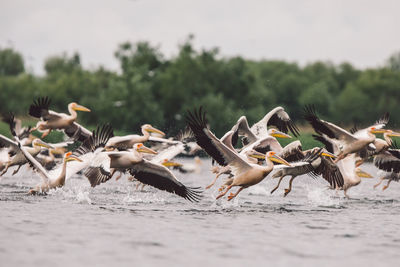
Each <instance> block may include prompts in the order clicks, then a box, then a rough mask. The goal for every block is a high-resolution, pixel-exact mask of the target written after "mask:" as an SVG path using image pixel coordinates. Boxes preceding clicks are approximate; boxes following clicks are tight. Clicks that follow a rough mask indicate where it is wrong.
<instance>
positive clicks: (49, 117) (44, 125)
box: [29, 97, 90, 141]
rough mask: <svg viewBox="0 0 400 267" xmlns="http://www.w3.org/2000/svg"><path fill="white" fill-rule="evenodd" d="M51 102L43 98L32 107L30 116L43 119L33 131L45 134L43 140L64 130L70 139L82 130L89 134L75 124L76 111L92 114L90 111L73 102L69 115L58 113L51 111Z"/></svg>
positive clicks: (69, 108) (69, 106) (69, 107)
mask: <svg viewBox="0 0 400 267" xmlns="http://www.w3.org/2000/svg"><path fill="white" fill-rule="evenodd" d="M50 102H51V101H50V99H49V98H48V97H41V98H39V99H37V100H36V101H34V102H33V104H32V105H31V106H30V108H29V115H31V116H33V117H35V118H40V119H41V120H40V121H39V122H38V123H37V124H36V127H34V128H32V129H31V131H34V130H38V131H40V132H44V133H43V135H42V138H44V137H45V136H47V135H48V134H49V133H50V132H51V131H52V130H56V129H58V130H64V132H65V133H66V134H67V135H68V136H70V137H71V136H73V135H74V134H75V133H76V131H77V130H81V131H82V132H84V133H85V134H87V132H88V131H87V130H86V129H84V128H83V127H82V126H80V125H79V124H76V123H75V121H76V118H77V116H78V114H77V112H76V111H85V112H90V109H88V108H86V107H84V106H81V105H78V104H77V103H75V102H72V103H70V104H69V105H68V111H69V114H65V113H57V112H55V111H52V110H49V106H50ZM89 133H90V132H89ZM82 141H83V140H82Z"/></svg>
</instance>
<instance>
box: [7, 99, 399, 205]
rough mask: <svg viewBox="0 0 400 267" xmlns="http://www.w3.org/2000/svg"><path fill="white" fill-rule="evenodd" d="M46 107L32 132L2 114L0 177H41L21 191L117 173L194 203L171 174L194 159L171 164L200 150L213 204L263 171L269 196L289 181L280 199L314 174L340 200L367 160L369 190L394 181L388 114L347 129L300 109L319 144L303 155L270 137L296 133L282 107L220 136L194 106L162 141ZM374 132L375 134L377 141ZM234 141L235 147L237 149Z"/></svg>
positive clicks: (36, 113) (41, 104)
mask: <svg viewBox="0 0 400 267" xmlns="http://www.w3.org/2000/svg"><path fill="white" fill-rule="evenodd" d="M50 104H51V101H50V99H49V98H48V97H41V98H38V99H36V100H35V101H34V102H33V104H32V105H31V106H30V107H29V115H30V116H33V117H35V118H37V119H39V121H38V122H37V124H36V126H35V127H33V128H30V127H29V128H23V127H22V125H21V121H20V120H18V119H16V118H15V117H14V115H13V114H12V113H10V114H9V115H6V116H3V120H4V121H5V122H7V123H8V124H9V125H10V131H11V134H12V136H13V139H10V138H7V137H6V136H3V135H0V172H1V173H0V176H3V175H5V174H6V173H7V172H8V170H9V168H10V167H15V166H16V167H17V168H16V169H15V170H14V171H13V173H12V175H14V174H16V173H17V172H18V171H19V169H20V168H21V166H23V165H25V164H29V166H30V167H31V168H32V169H33V170H34V171H35V172H36V173H38V174H39V175H40V176H41V178H42V179H41V182H40V183H39V184H38V185H36V186H34V187H33V188H31V189H30V190H29V192H28V193H29V194H45V193H46V192H48V191H49V190H51V189H54V188H58V187H62V186H64V185H65V183H66V181H68V179H69V178H70V177H72V176H74V175H83V176H85V177H87V179H88V181H89V182H90V184H91V186H92V187H95V186H97V185H99V184H101V183H105V182H107V181H109V180H110V179H111V178H112V177H114V176H115V177H116V178H115V179H116V180H118V179H119V178H120V177H121V176H122V174H123V173H129V174H130V177H129V178H128V179H129V180H134V181H137V182H138V185H140V184H142V185H143V186H145V185H149V186H152V187H155V188H157V189H159V190H165V191H168V192H170V193H173V194H176V195H178V196H180V197H183V198H185V199H187V200H189V201H193V202H197V201H200V199H201V197H202V194H203V192H202V190H201V189H200V187H189V186H186V185H184V184H183V183H182V182H180V181H179V180H178V179H177V178H176V176H175V174H174V173H173V172H172V171H171V169H176V170H179V171H180V172H182V173H187V172H193V171H196V170H198V168H199V164H201V160H200V159H199V158H196V160H195V161H196V164H195V165H192V166H190V165H182V164H180V163H178V162H174V161H172V160H173V158H174V157H176V156H178V155H181V154H186V155H194V154H195V153H197V152H198V151H200V150H204V152H205V153H207V154H208V155H209V156H210V157H211V158H212V160H213V165H214V166H213V167H212V172H213V173H215V174H216V176H215V179H213V181H212V182H211V183H210V184H209V185H208V186H207V187H206V189H209V188H211V187H212V186H213V185H214V184H215V183H216V181H217V179H218V178H219V177H220V176H221V175H227V176H228V178H227V179H226V181H225V182H224V183H223V184H222V185H221V187H220V188H219V195H218V196H217V197H216V198H217V199H219V198H222V197H224V196H225V195H226V194H227V193H228V192H229V190H231V188H232V187H238V190H237V191H236V192H235V193H230V194H229V195H228V197H227V199H228V200H231V199H233V198H235V197H236V196H237V195H238V194H239V193H240V192H241V191H242V190H243V189H245V188H248V187H250V186H253V185H256V184H258V183H260V182H261V181H263V180H264V179H265V178H266V177H267V176H268V175H269V174H271V175H270V176H271V178H273V179H275V178H278V182H277V185H276V187H275V188H274V189H273V190H272V191H271V194H272V193H274V192H275V191H276V190H277V189H278V188H279V186H280V184H281V181H282V179H283V178H284V177H286V176H290V181H289V188H287V189H285V190H284V196H287V195H288V194H289V193H290V192H291V190H292V186H293V180H294V179H295V178H296V177H297V176H300V175H304V174H308V175H310V176H311V177H314V178H318V177H322V178H323V179H324V180H326V181H327V182H328V183H329V187H330V188H331V189H333V190H343V191H344V195H345V196H346V197H348V194H347V190H348V189H349V188H351V187H353V186H356V185H358V184H359V183H360V181H361V178H363V177H371V176H370V175H369V174H368V173H366V172H365V171H362V170H361V169H360V165H361V164H363V162H365V161H366V160H369V159H372V158H373V162H374V165H375V166H376V167H377V168H379V169H380V170H381V171H382V172H384V173H382V175H381V178H380V181H379V183H378V184H376V185H375V186H374V187H377V186H379V185H380V184H381V183H382V181H383V180H388V182H387V184H386V185H385V186H384V187H383V190H385V189H386V188H388V186H389V184H390V183H391V182H392V181H399V180H400V149H399V148H397V147H396V143H395V142H393V141H392V139H391V138H392V137H399V136H400V133H397V132H394V131H392V130H388V129H384V128H385V126H386V124H387V123H388V121H389V114H388V113H385V114H384V115H383V116H382V117H381V118H380V119H378V120H377V121H376V122H375V123H374V124H373V125H371V126H369V127H367V128H365V129H360V130H358V129H356V128H355V127H354V128H353V129H351V130H349V131H347V130H345V129H343V128H341V127H339V126H337V125H335V124H333V123H331V122H327V121H324V120H321V119H320V118H319V117H318V116H317V114H316V111H315V108H314V107H313V106H307V107H305V109H304V114H303V116H304V119H305V120H306V121H307V122H309V123H310V125H311V126H312V128H313V129H314V131H315V134H313V137H314V139H315V140H318V141H320V142H321V143H322V144H324V147H314V148H312V149H308V150H303V149H302V145H301V142H300V141H299V140H296V141H293V142H291V143H290V144H288V145H287V146H285V147H282V146H281V145H280V143H279V142H278V140H277V138H291V136H290V135H289V132H290V133H291V134H292V135H294V136H295V137H297V136H299V130H298V128H297V127H296V125H295V124H294V123H293V121H292V120H291V119H290V117H289V115H288V114H287V113H286V112H285V110H284V109H283V108H282V107H276V108H274V109H273V110H271V111H270V112H268V113H267V114H266V115H265V116H264V117H263V118H262V119H261V120H260V121H259V122H257V123H255V124H254V125H253V126H252V127H249V124H248V122H247V119H246V117H245V116H242V117H240V118H239V120H238V121H237V123H236V124H235V125H233V127H232V128H231V130H229V131H228V132H227V133H226V134H225V135H224V136H223V137H222V138H217V137H216V136H215V135H214V134H213V133H212V131H211V129H210V128H209V126H208V124H207V116H206V112H205V111H204V110H203V109H202V108H201V107H200V108H198V109H194V110H193V111H188V112H187V114H186V122H187V126H188V127H187V128H186V129H185V130H183V131H182V132H181V133H180V134H179V135H178V136H177V137H176V138H169V139H166V138H164V136H165V133H163V132H162V131H160V130H158V129H156V128H154V127H153V126H151V125H150V124H144V125H143V126H142V127H141V132H142V135H137V134H132V135H126V136H114V133H113V128H112V127H111V125H109V124H106V125H102V126H98V127H97V128H96V130H94V131H92V132H91V131H89V130H87V129H86V128H85V127H83V126H82V125H80V124H78V123H77V122H76V120H77V111H83V112H90V110H89V109H88V108H86V107H84V106H81V105H78V104H77V103H70V104H69V105H68V111H69V114H65V113H57V112H55V111H52V110H49V108H50ZM53 130H58V131H63V132H64V133H65V136H66V138H65V139H66V141H65V142H62V143H58V144H50V143H46V142H44V141H42V140H41V139H40V138H37V137H35V136H33V135H32V134H31V133H32V132H33V131H38V132H41V133H42V136H41V138H44V137H45V136H47V135H48V134H49V133H50V132H51V131H53ZM376 134H383V139H381V138H378V137H376ZM239 138H241V144H238V143H239V142H238V141H239ZM144 143H146V144H152V146H151V147H148V146H146V145H144ZM71 146H75V147H77V148H76V149H74V150H73V151H69V152H68V151H67V147H71ZM116 173H117V174H116Z"/></svg>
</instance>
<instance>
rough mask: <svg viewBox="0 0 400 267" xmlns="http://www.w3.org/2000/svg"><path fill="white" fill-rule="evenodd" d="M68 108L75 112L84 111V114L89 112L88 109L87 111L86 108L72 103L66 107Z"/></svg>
mask: <svg viewBox="0 0 400 267" xmlns="http://www.w3.org/2000/svg"><path fill="white" fill-rule="evenodd" d="M68 108H71V109H73V110H77V111H85V112H90V109H88V108H87V107H84V106H81V105H78V104H77V103H75V102H72V103H70V104H69V105H68Z"/></svg>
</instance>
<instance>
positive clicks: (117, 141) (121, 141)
mask: <svg viewBox="0 0 400 267" xmlns="http://www.w3.org/2000/svg"><path fill="white" fill-rule="evenodd" d="M141 130H142V134H143V135H137V134H130V135H125V136H114V137H112V138H110V140H109V141H108V142H107V145H106V148H107V149H113V148H117V149H121V150H125V149H129V148H132V147H133V145H134V144H137V143H144V142H146V141H148V140H149V138H150V133H158V134H160V135H162V136H164V135H165V133H163V132H162V131H160V130H158V129H156V128H154V127H153V126H151V125H150V124H145V125H143V126H142V127H141Z"/></svg>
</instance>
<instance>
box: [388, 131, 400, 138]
mask: <svg viewBox="0 0 400 267" xmlns="http://www.w3.org/2000/svg"><path fill="white" fill-rule="evenodd" d="M388 136H396V137H400V133H396V132H393V131H390V132H389V133H388Z"/></svg>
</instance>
